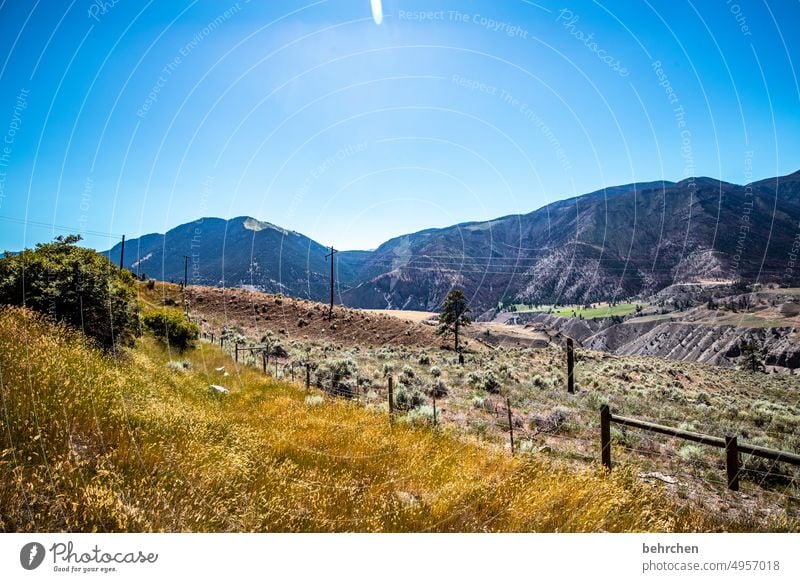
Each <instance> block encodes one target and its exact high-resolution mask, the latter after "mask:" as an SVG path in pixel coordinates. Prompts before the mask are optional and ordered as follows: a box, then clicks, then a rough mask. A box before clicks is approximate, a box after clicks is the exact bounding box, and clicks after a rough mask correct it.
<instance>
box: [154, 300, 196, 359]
mask: <svg viewBox="0 0 800 582" xmlns="http://www.w3.org/2000/svg"><path fill="white" fill-rule="evenodd" d="M142 323H144V325H145V327H146V328H147V329H149V330H150V331H152V332H153V335H154V336H156V338H158V339H159V340H161V341H163V342H165V343H166V344H168V345H169V346H171V347H173V348H177V349H179V350H185V349H186V348H188V347H189V346H191V345H192V342H193V341H194V340H196V339H197V337H198V336H199V335H200V328H199V327H198V326H197V324H196V323H194V322H193V321H189V320H188V319H187V318H186V316H185V315H184V314H183V313H181V311H180V310H177V309H167V308H163V309H159V310H157V311H149V312H147V313H145V314H144V316H143V317H142Z"/></svg>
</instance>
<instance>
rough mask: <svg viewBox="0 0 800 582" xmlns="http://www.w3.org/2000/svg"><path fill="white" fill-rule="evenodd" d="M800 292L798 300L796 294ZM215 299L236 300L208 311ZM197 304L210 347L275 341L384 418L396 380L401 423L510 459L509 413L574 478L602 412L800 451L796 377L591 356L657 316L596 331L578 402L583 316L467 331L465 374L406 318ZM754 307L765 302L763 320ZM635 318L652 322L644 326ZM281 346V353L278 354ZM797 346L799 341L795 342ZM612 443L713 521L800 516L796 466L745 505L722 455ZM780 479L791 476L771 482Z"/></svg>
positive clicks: (277, 370)
mask: <svg viewBox="0 0 800 582" xmlns="http://www.w3.org/2000/svg"><path fill="white" fill-rule="evenodd" d="M793 294H794V291H793V290H792V291H789V292H788V295H790V296H791V295H793ZM764 295H765V296H770V297H777V296H778V295H776V293H773V292H769V293H765V294H764ZM209 296H212V297H213V296H229V299H228V300H227V301H225V302H222V301H216V302H212V301H209V300H208V299H207V297H209ZM145 297H146V298H147V300H148V301H151V302H153V303H158V302H159V301H161V302H163V301H164V298H167V302H170V301H179V300H180V292H179V288H178V287H177V286H170V285H162V284H157V285H156V287H155V289H154V290H153V291H152V292H148V293H147V294H146V295H145ZM159 298H160V299H159ZM187 298H188V301H189V307H190V314H191V315H192V317H193V318H194V319H195V320H196V321H198V322H199V323H200V325H201V329H202V330H203V331H204V332H205V334H206V337H207V338H209V337H210V334H213V335H214V338H215V341H217V342H219V338H220V337H221V336H224V337H225V338H226V340H225V344H224V346H223V347H224V349H225V350H228V353H232V352H231V350H233V345H235V343H238V344H239V345H241V346H242V347H247V346H258V345H262V342H263V340H264V339H266V340H267V342H269V343H270V345H271V346H272V348H271V349H272V350H273V351H275V353H277V354H279V355H276V356H275V357H273V358H271V359H270V360H269V361H270V364H268V365H267V367H266V370H267V373H268V374H269V375H270V377H274V378H277V379H281V380H290V381H296V382H299V383H301V384H302V383H303V382H304V379H305V368H304V366H305V364H306V363H310V366H311V367H310V375H309V380H310V383H311V385H312V386H316V387H318V389H320V390H322V391H323V392H324V393H328V394H330V395H334V396H342V395H344V396H345V397H346V399H348V400H350V401H352V402H357V403H358V404H359V405H360V406H363V407H365V408H366V409H368V410H372V411H375V412H378V413H381V414H388V411H389V409H388V404H387V402H388V401H387V399H388V378H389V376H392V378H393V381H394V393H393V398H394V401H395V403H396V406H397V407H398V414H399V418H400V419H401V420H402V421H403V422H405V423H408V424H410V425H413V426H422V427H428V428H432V427H436V429H437V430H443V431H446V432H448V433H452V434H454V435H457V436H458V438H465V439H467V440H468V441H470V442H476V443H479V444H480V445H481V446H488V447H490V448H492V449H499V450H505V451H506V454H508V453H509V452H510V444H509V428H508V426H509V425H508V418H507V416H508V408H507V407H508V405H509V404H510V406H511V410H512V413H511V422H512V425H513V430H514V438H515V451H516V452H517V454H525V455H532V456H533V457H534V458H554V459H558V461H559V462H565V463H567V464H569V465H570V466H574V467H585V466H587V465H591V464H593V463H596V462H597V461H598V456H597V451H598V446H599V445H598V418H599V416H598V415H599V408H600V406H601V405H602V404H608V405H609V406H611V408H612V410H614V411H615V412H616V413H618V414H623V415H626V416H632V417H636V418H640V419H645V420H649V421H652V422H658V423H661V424H666V425H669V426H674V427H680V428H682V429H684V430H692V431H696V432H701V433H705V434H710V435H721V434H728V433H733V434H738V435H741V438H742V439H743V440H744V441H746V442H748V443H753V444H758V445H760V446H765V447H769V448H774V449H778V450H785V451H798V450H799V449H800V433H799V432H798V426H800V407H798V402H800V377H798V376H796V375H793V370H784V373H751V372H749V371H747V370H744V369H739V367H737V366H736V362H735V360H732V361H730V362H728V363H727V365H726V366H725V367H724V368H723V367H720V366H719V362H715V364H716V365H712V364H711V363H710V362H702V361H698V362H694V361H686V358H679V357H670V355H669V354H666V355H664V356H662V355H660V354H637V353H624V350H620V351H621V352H623V353H609V351H610V349H609V346H608V345H607V344H606V345H600V348H602V349H598V348H596V347H594V345H595V344H594V343H593V342H598V343H599V342H600V337H606V338H611V337H617V336H616V335H614V334H612V332H611V331H610V330H613V329H616V328H620V330H627V329H628V328H630V329H631V337H632V338H639V337H640V336H641V332H640V331H637V329H638V328H637V327H636V326H637V325H651V326H652V325H655V324H658V325H661V324H660V323H659V321H660V319H659V318H658V317H656V319H655V320H652V319H651V320H650V321H649V323H648V319H647V318H648V317H649V318H652V317H655V316H647V315H642V316H639V317H633V318H631V319H630V320H626V321H625V322H624V323H622V324H615V325H613V326H612V327H610V328H608V329H607V330H605V332H604V333H605V335H602V336H601V335H600V334H601V333H603V332H595V333H594V334H593V335H591V336H589V337H588V338H586V339H584V340H583V341H582V343H583V346H584V347H580V348H579V349H578V350H577V364H576V372H575V374H576V385H577V392H576V394H574V395H570V394H567V392H566V366H565V352H564V341H565V338H566V337H568V334H567V333H566V331H567V330H569V327H568V326H567V324H568V323H569V322H573V323H581V324H584V325H585V324H586V322H585V321H581V320H579V319H577V318H559V319H560V320H562V321H563V322H564V325H565V327H564V330H565V331H564V333H562V332H558V331H556V330H555V329H553V328H552V327H550V326H547V325H545V323H540V324H533V325H531V324H527V325H514V324H508V323H500V322H489V323H480V322H479V323H474V324H473V325H471V326H469V327H468V328H466V331H465V335H466V346H465V363H464V364H463V365H461V364H459V362H458V358H457V356H456V354H455V353H454V352H453V351H452V346H451V345H450V344H448V343H447V341H446V340H445V339H444V338H442V337H441V336H438V335H435V333H434V329H435V327H434V325H431V322H430V320H428V322H426V321H425V320H424V319H422V315H423V314H415V315H414V316H413V317H412V319H413V320H414V321H409V320H407V319H405V318H404V317H403V315H402V312H399V313H398V315H399V316H394V315H388V314H387V313H386V312H378V313H369V312H362V311H360V310H353V309H350V308H342V307H339V306H336V307H335V308H334V313H333V319H332V320H330V321H328V320H327V318H326V317H325V315H326V314H327V307H326V306H324V305H320V304H314V303H311V302H306V301H299V300H291V299H287V298H284V297H278V296H270V295H262V294H259V293H255V292H242V291H237V290H231V291H227V290H226V291H222V290H219V289H210V288H189V289H188V290H187ZM757 306H758V303H757V302H756V303H755V304H754V307H753V308H754V309H755V308H757ZM307 313H314V314H315V315H314V316H311V317H310V320H311V321H313V320H314V319H316V320H317V322H318V324H317V327H315V328H314V329H313V330H311V329H309V328H310V326H304V327H300V328H298V327H297V325H296V323H297V319H298V317H301V316H302V314H307ZM510 315H516V314H510ZM519 315H520V316H521V315H523V314H519ZM524 315H526V316H529V315H530V316H531V317H534V316H537V315H538V316H542V314H524ZM678 316H680V317H685V318H687V319H690V320H691V319H695V320H702V318H700V316H699V315H698V314H697V313H693V312H692V311H691V310H690V311H688V312H686V314H684V313H682V312H681V313H677V314H673V317H678ZM547 317H549V318H551V320H552V318H554V317H556V316H554V315H549V316H547ZM420 319H422V321H420ZM639 319H641V320H643V323H636V322H637V320H639ZM290 324H293V325H290ZM593 324H594V325H600V324H599V322H594V323H593ZM676 325H678V324H676ZM679 325H687V326H688V325H690V324H688V323H681V324H679ZM704 325H705V324H704ZM789 325H794V322H793V321H790V322H789ZM723 329H724V328H723ZM616 333H617V335H620V334H621V333H622V332H621V331H617V332H616ZM739 333H741V330H739ZM641 337H644V336H641ZM737 337H738V336H737ZM526 340H530V341H526ZM207 341H208V340H207ZM632 341H633V340H632ZM276 345H280V349H278V350H275V346H276ZM579 345H580V344H579ZM620 345H623V346H624V345H627V344H626V343H624V342H621V343H620ZM791 345H793V346H796V345H797V342H796V341H795V340H791ZM665 349H666V348H665ZM673 356H674V354H673ZM238 358H239V364H240V365H245V366H248V367H252V368H254V369H259V368H260V367H261V366H262V364H263V362H262V361H261V358H260V357H259V356H258V352H256V353H251V352H246V351H244V350H243V351H241V352H239V354H238ZM226 369H228V368H226ZM236 369H238V368H236ZM768 371H769V370H768ZM434 400H435V401H436V404H435V408H436V411H435V412H434ZM612 438H613V442H614V443H615V445H614V446H615V450H617V451H618V452H617V453H615V455H617V462H619V464H620V466H625V467H628V468H633V470H635V471H636V474H637V475H638V476H639V477H638V478H639V479H640V480H642V481H646V482H652V481H658V482H659V483H658V486H659V487H663V488H665V489H666V491H667V493H668V494H669V495H670V496H671V497H672V498H674V499H675V500H676V502H678V503H686V504H688V505H692V506H695V507H697V506H698V504H699V506H701V507H703V508H704V509H703V510H704V511H709V512H723V513H725V514H726V515H731V516H734V517H735V519H752V520H755V521H762V520H767V521H768V520H770V519H772V518H773V517H775V516H778V515H783V516H785V517H786V518H790V519H796V518H797V516H798V506H797V505H796V504H795V502H794V501H792V500H793V499H798V500H800V491H798V490H797V477H798V476H800V475H799V474H798V472H797V470H796V468H793V467H791V466H789V465H785V466H784V465H782V464H781V465H780V466H777V465H772V466H770V465H769V464H766V465H765V464H764V463H762V462H761V461H759V460H758V459H756V458H752V459H749V460H747V461H746V462H745V468H744V469H743V473H742V475H743V483H744V485H743V487H744V488H745V491H746V502H744V503H743V502H742V499H741V497H737V496H736V495H735V494H732V493H730V492H728V491H726V489H725V487H724V464H723V465H720V463H721V462H722V461H723V458H722V456H720V453H719V452H718V451H716V450H715V449H713V448H709V447H702V446H698V445H693V444H685V443H682V442H681V441H679V440H675V439H669V438H666V437H663V436H659V435H656V434H648V433H646V432H638V431H630V430H617V429H614V432H613V436H612ZM720 467H723V468H722V469H721V468H720ZM770 471H773V472H774V473H776V474H778V475H784V477H776V478H773V477H769V478H766V479H765V476H766V475H767V473H769V472H770ZM653 475H656V477H653ZM663 479H666V484H664V483H663ZM786 496H788V497H786ZM787 500H788V501H789V502H788V504H787V503H786V501H787ZM688 505H687V506H688Z"/></svg>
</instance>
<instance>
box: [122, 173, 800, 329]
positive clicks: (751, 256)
mask: <svg viewBox="0 0 800 582" xmlns="http://www.w3.org/2000/svg"><path fill="white" fill-rule="evenodd" d="M798 225H800V172H796V173H794V174H791V175H789V176H784V177H780V178H773V179H769V180H762V181H759V182H754V183H752V184H748V185H745V186H739V185H735V184H729V183H726V182H720V181H718V180H712V179H709V178H692V179H687V180H684V181H681V182H678V183H673V182H651V183H644V184H630V185H625V186H617V187H613V188H607V189H605V190H600V191H597V192H592V193H590V194H586V195H583V196H579V197H577V198H572V199H569V200H563V201H559V202H555V203H553V204H549V205H547V206H545V207H543V208H541V209H539V210H536V211H534V212H531V213H529V214H525V215H513V216H506V217H501V218H497V219H495V220H491V221H487V222H474V223H464V224H458V225H454V226H451V227H448V228H441V229H429V230H424V231H420V232H417V233H413V234H408V235H404V236H401V237H397V238H394V239H392V240H389V241H387V242H385V243H384V244H382V245H381V246H380V247H378V248H377V249H376V250H374V251H347V252H341V253H339V254H338V255H337V284H338V296H337V301H341V302H342V303H344V304H346V305H350V306H354V307H367V308H395V309H416V310H435V309H437V308H438V307H439V306H440V305H441V303H442V301H443V299H444V297H445V295H446V294H447V293H448V292H449V291H450V289H452V288H453V287H454V286H458V287H461V288H463V289H464V290H465V292H466V294H467V296H468V297H469V298H470V302H471V305H472V307H473V311H474V312H475V313H476V314H480V313H483V312H485V311H487V310H489V309H491V308H492V307H493V306H495V305H496V304H497V302H498V301H500V300H502V301H505V302H508V301H526V302H541V303H553V302H556V301H557V302H560V303H584V302H589V301H600V300H606V299H620V298H623V297H629V296H634V295H641V294H650V293H654V292H657V291H658V290H660V289H662V288H664V287H667V286H669V285H672V284H675V283H680V282H687V281H696V280H704V279H714V280H737V279H743V280H746V281H761V282H764V281H783V282H792V283H798V282H800V272H799V271H798V269H797V268H795V267H794V259H793V258H792V257H794V258H795V259H796V256H797V254H798V251H800V238H798V237H800V227H799V226H798ZM325 253H326V249H325V247H323V246H322V245H320V244H319V243H317V242H315V241H313V240H311V239H310V238H308V237H306V236H304V235H301V234H299V233H296V232H292V231H287V230H285V229H282V228H280V227H277V226H274V225H272V224H269V223H266V222H260V221H257V220H255V219H252V218H249V217H239V218H235V219H231V220H229V221H225V220H221V219H213V218H205V219H201V220H199V221H197V222H195V223H189V224H185V225H182V226H179V227H177V228H175V229H172V230H171V231H169V232H168V233H166V235H147V236H144V237H142V238H140V239H138V240H134V241H129V243H128V246H127V247H126V262H125V263H126V266H127V267H128V268H130V269H131V270H133V271H134V272H145V273H147V275H149V276H151V277H156V278H158V279H164V280H175V281H179V280H182V278H183V269H184V262H183V261H184V259H183V256H184V255H188V256H190V257H191V258H190V265H189V280H190V282H193V283H201V284H208V285H225V286H252V287H254V288H257V289H260V290H263V291H267V292H283V293H286V294H289V295H294V296H298V297H303V298H309V299H317V300H324V299H325V298H326V297H327V295H328V277H329V265H328V264H327V263H326V261H325ZM110 257H111V259H112V260H115V259H118V257H119V245H118V246H116V247H114V248H113V249H111V251H110Z"/></svg>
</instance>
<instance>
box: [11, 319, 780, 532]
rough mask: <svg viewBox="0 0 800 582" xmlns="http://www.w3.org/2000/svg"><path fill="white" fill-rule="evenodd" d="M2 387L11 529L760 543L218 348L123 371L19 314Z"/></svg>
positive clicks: (126, 360) (636, 485) (605, 482)
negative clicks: (270, 373)
mask: <svg viewBox="0 0 800 582" xmlns="http://www.w3.org/2000/svg"><path fill="white" fill-rule="evenodd" d="M222 367H224V368H225V369H226V370H229V371H230V372H231V373H230V375H227V376H225V372H222V371H219V370H218V368H222ZM0 378H2V385H1V386H0V390H1V392H0V394H2V413H3V414H2V419H3V425H4V426H3V431H2V437H0V438H1V439H2V440H0V442H1V443H2V447H0V448H1V449H2V450H0V516H2V518H1V519H0V528H1V529H3V530H5V531H32V530H37V531H50V530H68V531H94V530H97V531H163V530H166V531H250V530H254V531H309V530H311V531H599V530H608V531H631V530H646V531H681V530H709V529H719V528H725V529H751V528H752V527H753V524H752V523H749V522H742V521H730V520H725V519H718V518H717V517H714V516H712V515H709V514H706V513H701V512H696V511H692V510H689V509H680V508H678V507H676V505H675V504H674V503H672V502H671V501H669V500H667V499H665V498H664V496H663V495H661V493H660V492H659V490H658V489H656V488H652V487H650V486H649V485H646V484H643V483H640V482H638V481H637V480H636V479H635V478H634V477H633V476H632V473H630V472H628V471H617V472H615V473H612V474H611V475H609V474H605V473H603V471H601V470H600V469H598V468H597V467H589V468H584V469H575V468H573V467H570V466H568V465H567V464H565V463H560V462H558V461H556V460H553V459H535V458H533V457H530V456H522V457H518V458H515V459H512V458H510V457H509V456H508V455H506V454H502V452H501V451H498V450H493V449H492V448H487V447H480V446H477V445H476V444H474V443H470V442H466V441H464V440H461V439H459V438H457V435H453V434H450V432H449V431H446V430H445V431H441V432H436V431H431V430H429V429H428V428H421V427H415V426H412V425H409V424H406V423H397V424H396V425H395V426H394V427H391V426H390V424H389V422H388V419H387V416H386V415H385V414H383V413H381V412H380V411H378V410H372V409H369V408H366V407H363V406H358V405H356V404H354V403H352V402H348V401H345V400H343V399H332V398H329V397H327V396H326V395H324V394H323V393H321V392H317V391H313V392H312V393H311V394H307V393H305V391H304V390H303V389H302V387H300V386H296V385H290V384H287V383H284V382H280V381H276V380H273V379H270V378H265V377H264V376H263V375H261V374H260V373H258V372H257V371H255V370H252V369H246V368H242V369H240V370H235V369H234V366H233V363H232V362H231V360H230V358H229V356H228V355H226V354H224V353H223V352H222V351H221V350H220V349H219V348H218V347H215V346H211V345H209V344H206V343H201V344H200V345H199V346H198V348H197V349H195V350H189V351H187V352H185V353H183V354H177V353H170V351H169V349H167V348H165V347H163V346H162V345H161V344H158V343H156V342H155V340H153V339H152V338H144V339H142V340H140V341H139V343H138V344H137V347H136V348H135V349H133V350H131V351H129V352H127V353H125V354H122V355H118V356H117V359H112V358H111V357H110V356H106V355H103V354H102V353H100V352H99V351H97V350H95V349H93V348H92V347H90V346H87V345H86V341H85V339H84V338H83V337H82V336H80V335H79V334H77V333H76V332H72V331H69V330H67V329H65V328H63V327H59V326H55V325H53V324H51V323H47V322H45V321H44V320H43V319H41V318H40V317H39V316H36V315H33V314H32V313H30V312H27V311H25V310H22V309H18V308H13V309H12V308H6V309H4V310H2V311H0ZM211 383H224V384H225V386H226V387H228V388H229V389H230V394H228V395H224V396H222V395H214V394H212V393H211V392H210V391H209V389H208V387H209V384H211ZM762 527H764V525H763V524H762ZM768 527H771V528H776V529H779V528H787V527H789V526H788V525H787V524H786V523H783V522H781V521H779V520H778V521H775V522H774V523H771V524H769V525H768Z"/></svg>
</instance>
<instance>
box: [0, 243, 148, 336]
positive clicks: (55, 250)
mask: <svg viewBox="0 0 800 582" xmlns="http://www.w3.org/2000/svg"><path fill="white" fill-rule="evenodd" d="M80 240H81V237H80V236H76V235H71V236H67V237H61V236H59V237H56V239H55V240H54V241H53V242H51V243H45V244H38V245H36V248H35V249H33V250H31V249H25V250H24V251H22V252H21V253H19V254H17V255H12V254H10V253H6V254H5V256H4V257H3V258H0V303H5V304H7V305H21V306H25V307H28V308H29V309H33V310H35V311H38V312H40V313H44V314H46V315H48V316H49V317H50V318H51V319H53V320H54V321H61V322H64V323H67V324H69V325H70V326H72V327H74V328H75V329H79V330H81V331H83V332H84V333H85V334H86V335H87V336H89V337H91V338H93V339H94V340H96V341H97V342H98V343H99V344H100V345H102V346H103V347H104V348H106V349H112V348H113V347H114V346H119V345H130V344H131V343H132V342H133V338H134V336H135V335H136V332H137V331H138V315H139V313H138V309H139V308H138V304H137V302H136V283H135V280H134V278H133V275H131V274H130V273H129V272H128V271H124V270H123V271H120V270H119V268H118V267H116V266H115V265H113V264H111V262H110V261H109V260H108V259H107V258H106V257H104V256H103V255H101V254H100V253H98V252H96V251H93V250H91V249H85V248H81V247H79V246H77V244H76V243H78V242H79V241H80Z"/></svg>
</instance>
